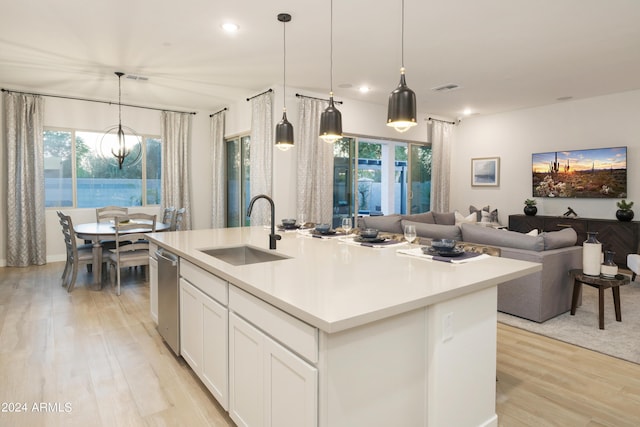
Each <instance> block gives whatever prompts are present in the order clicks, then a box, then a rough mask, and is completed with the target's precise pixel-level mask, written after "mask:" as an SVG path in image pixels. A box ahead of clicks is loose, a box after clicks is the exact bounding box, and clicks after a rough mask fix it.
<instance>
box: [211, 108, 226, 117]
mask: <svg viewBox="0 0 640 427" xmlns="http://www.w3.org/2000/svg"><path fill="white" fill-rule="evenodd" d="M227 110H228V108H227V107H224V108H223V109H222V110H220V111H216V112H215V113H212V114H209V117H213V116H215V115H216V114H220V113H222V112H223V111H227Z"/></svg>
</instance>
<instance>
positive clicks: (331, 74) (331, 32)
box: [329, 0, 333, 96]
mask: <svg viewBox="0 0 640 427" xmlns="http://www.w3.org/2000/svg"><path fill="white" fill-rule="evenodd" d="M330 24H331V28H330V31H329V46H330V51H329V54H330V55H331V57H330V59H329V67H330V69H329V85H330V87H331V96H333V0H331V19H330Z"/></svg>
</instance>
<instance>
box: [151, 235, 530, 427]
mask: <svg viewBox="0 0 640 427" xmlns="http://www.w3.org/2000/svg"><path fill="white" fill-rule="evenodd" d="M281 234H282V240H280V241H278V247H277V250H275V251H271V252H275V253H276V254H279V255H281V256H282V257H283V259H281V260H277V261H271V262H261V263H255V264H248V265H232V264H230V263H227V262H224V261H222V260H220V259H218V258H215V257H213V256H210V255H207V254H206V253H205V252H203V250H208V249H214V248H225V247H234V246H241V245H248V246H251V247H255V248H261V249H264V250H267V248H268V231H267V230H266V229H263V228H262V227H243V228H230V229H211V230H193V231H181V232H169V233H154V234H151V235H150V239H151V241H152V242H153V243H154V244H155V245H158V246H160V247H163V248H165V249H167V250H169V251H171V252H172V253H174V254H175V255H177V256H178V257H180V276H181V280H180V322H181V323H180V332H181V346H180V348H181V355H182V356H183V357H184V358H185V360H186V361H187V362H188V363H189V365H190V366H191V367H192V368H193V369H194V371H195V372H196V374H197V375H198V376H199V377H200V378H201V379H202V381H203V383H204V384H205V385H206V386H207V388H208V389H209V390H210V391H211V392H212V394H213V395H214V397H216V399H217V400H218V401H219V402H220V404H221V405H222V406H223V407H224V408H225V409H226V410H228V411H229V413H230V416H231V418H232V419H233V420H234V421H235V422H236V424H238V425H248V426H254V425H273V426H281V425H284V426H287V425H291V426H322V427H337V426H349V427H353V426H367V427H369V426H389V425H402V426H497V416H496V414H495V379H496V378H495V373H496V372H495V371H496V368H495V364H496V318H497V314H496V286H497V284H498V283H502V282H505V281H507V280H510V279H514V278H517V277H521V276H524V275H527V274H531V273H533V272H535V271H538V270H539V269H540V268H541V267H540V265H539V264H536V263H530V262H525V261H518V260H513V259H503V258H496V257H490V258H488V259H482V260H478V261H473V262H469V263H466V264H450V263H444V262H438V261H431V260H425V259H420V258H415V257H409V256H405V255H400V254H397V253H396V248H392V247H390V248H370V247H363V246H356V245H352V244H347V243H345V242H343V241H341V240H340V239H339V238H332V239H315V238H309V237H305V236H301V235H299V234H297V233H295V232H293V233H291V232H287V233H281ZM152 281H153V274H152ZM152 287H153V284H152ZM152 299H153V291H152ZM152 306H153V301H152Z"/></svg>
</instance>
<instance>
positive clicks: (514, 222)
mask: <svg viewBox="0 0 640 427" xmlns="http://www.w3.org/2000/svg"><path fill="white" fill-rule="evenodd" d="M567 227H571V228H573V229H574V230H576V233H577V234H578V243H577V244H578V245H582V242H584V241H585V240H587V232H594V231H595V232H597V233H598V235H597V238H598V240H599V241H600V242H602V248H603V249H604V250H607V251H613V252H615V255H614V257H613V261H614V262H615V263H616V264H617V265H618V266H619V267H623V268H627V254H635V253H638V249H639V247H640V222H638V221H630V222H623V221H618V220H615V219H595V218H581V217H578V218H567V217H565V216H547V215H535V216H529V215H509V230H513V231H519V232H521V233H528V232H529V231H531V230H533V229H534V228H537V229H538V230H539V231H540V232H543V231H557V230H562V229H563V228H567Z"/></svg>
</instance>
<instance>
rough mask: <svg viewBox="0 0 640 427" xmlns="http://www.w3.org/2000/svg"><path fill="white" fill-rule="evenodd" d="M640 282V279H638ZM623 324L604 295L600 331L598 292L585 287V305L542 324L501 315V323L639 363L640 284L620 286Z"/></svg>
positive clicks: (499, 316) (583, 292) (583, 295)
mask: <svg viewBox="0 0 640 427" xmlns="http://www.w3.org/2000/svg"><path fill="white" fill-rule="evenodd" d="M636 280H640V279H636ZM620 305H621V308H622V322H616V315H615V310H614V307H613V295H612V293H611V290H610V289H607V290H606V291H605V294H604V329H603V330H601V329H598V290H597V289H596V288H593V287H591V286H586V285H583V286H582V305H581V306H579V307H578V309H577V310H576V314H575V315H574V316H571V314H570V313H569V312H567V313H564V314H561V315H560V316H557V317H554V318H553V319H550V320H547V321H546V322H543V323H536V322H532V321H530V320H526V319H522V318H520V317H516V316H511V315H509V314H505V313H500V312H498V321H499V322H501V323H504V324H507V325H511V326H515V327H517V328H521V329H524V330H527V331H530V332H534V333H537V334H540V335H544V336H547V337H550V338H554V339H557V340H560V341H564V342H568V343H571V344H575V345H578V346H580V347H584V348H588V349H590V350H595V351H598V352H600V353H604V354H607V355H610V356H614V357H617V358H620V359H624V360H628V361H630V362H634V363H638V364H640V282H631V283H630V284H629V285H624V286H621V287H620Z"/></svg>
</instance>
